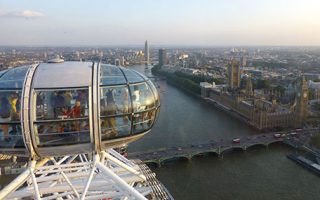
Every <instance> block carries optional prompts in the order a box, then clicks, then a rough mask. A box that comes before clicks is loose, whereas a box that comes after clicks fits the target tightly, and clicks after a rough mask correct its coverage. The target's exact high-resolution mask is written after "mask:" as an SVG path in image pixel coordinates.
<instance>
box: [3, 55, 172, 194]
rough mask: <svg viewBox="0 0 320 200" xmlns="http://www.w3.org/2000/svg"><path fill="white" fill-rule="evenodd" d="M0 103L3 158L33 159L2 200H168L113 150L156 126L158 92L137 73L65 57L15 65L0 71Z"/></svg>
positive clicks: (148, 178)
mask: <svg viewBox="0 0 320 200" xmlns="http://www.w3.org/2000/svg"><path fill="white" fill-rule="evenodd" d="M0 104H1V106H0V128H1V132H0V134H1V135H0V153H2V154H6V155H14V156H23V157H28V158H29V162H28V167H27V168H26V170H25V171H24V172H23V173H21V174H20V175H19V176H18V177H17V178H16V179H14V180H13V181H12V182H11V183H10V184H8V185H7V186H6V187H5V188H3V189H2V190H1V191H0V199H46V200H49V199H60V200H61V199H157V198H161V199H168V198H167V197H168V195H167V193H166V192H165V193H163V192H161V191H160V192H157V191H156V190H158V189H159V187H161V185H160V186H159V184H155V181H153V179H154V175H152V174H151V173H150V172H148V174H146V172H147V171H148V170H146V169H145V166H144V165H141V167H139V165H138V164H136V163H134V162H132V161H129V160H127V159H126V158H125V157H123V156H122V155H120V154H119V153H117V152H116V151H115V150H112V149H111V148H114V147H120V146H122V145H125V144H127V143H129V142H132V141H135V140H137V139H139V138H140V137H142V136H143V135H144V134H146V133H147V132H149V131H150V129H151V128H152V126H153V124H154V121H155V118H156V115H157V111H158V109H159V107H160V102H159V97H158V93H157V90H156V88H155V87H154V85H153V83H152V82H151V81H150V80H149V79H148V78H147V77H145V76H143V75H141V74H140V73H138V72H135V71H132V70H128V69H126V68H123V67H116V66H112V65H105V64H101V63H90V62H63V61H61V59H59V62H57V61H55V60H52V61H50V62H48V63H42V64H38V65H32V66H23V67H17V68H14V69H10V70H7V71H3V72H0ZM142 171H143V172H145V173H142ZM146 176H147V178H146ZM152 181H153V182H152Z"/></svg>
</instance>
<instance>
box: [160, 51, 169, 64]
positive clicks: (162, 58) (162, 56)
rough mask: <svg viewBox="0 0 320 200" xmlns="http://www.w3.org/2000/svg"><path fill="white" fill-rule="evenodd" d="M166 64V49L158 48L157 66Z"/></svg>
mask: <svg viewBox="0 0 320 200" xmlns="http://www.w3.org/2000/svg"><path fill="white" fill-rule="evenodd" d="M166 64H168V59H167V51H166V50H165V49H159V66H162V65H166Z"/></svg>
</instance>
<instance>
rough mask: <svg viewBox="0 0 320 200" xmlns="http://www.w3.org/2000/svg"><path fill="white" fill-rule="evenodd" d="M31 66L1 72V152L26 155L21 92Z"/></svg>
mask: <svg viewBox="0 0 320 200" xmlns="http://www.w3.org/2000/svg"><path fill="white" fill-rule="evenodd" d="M29 67H30V66H22V67H16V68H13V69H9V70H5V71H1V72H0V152H1V153H3V154H11V155H20V156H26V155H27V151H26V148H25V145H24V140H23V136H22V131H21V121H20V118H21V117H20V111H21V101H22V98H21V94H22V87H23V83H24V79H25V76H26V73H27V71H28V69H29Z"/></svg>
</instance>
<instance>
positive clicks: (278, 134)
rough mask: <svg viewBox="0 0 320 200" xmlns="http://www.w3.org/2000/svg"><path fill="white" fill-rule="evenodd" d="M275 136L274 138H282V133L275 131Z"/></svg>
mask: <svg viewBox="0 0 320 200" xmlns="http://www.w3.org/2000/svg"><path fill="white" fill-rule="evenodd" d="M273 137H274V138H280V137H281V134H280V133H275V134H274V135H273Z"/></svg>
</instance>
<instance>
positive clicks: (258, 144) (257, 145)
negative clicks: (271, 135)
mask: <svg viewBox="0 0 320 200" xmlns="http://www.w3.org/2000/svg"><path fill="white" fill-rule="evenodd" d="M267 146H268V144H265V143H256V144H249V145H246V149H249V148H250V149H251V148H255V147H267Z"/></svg>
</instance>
